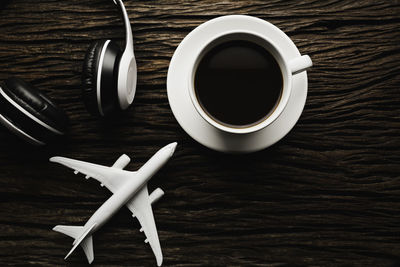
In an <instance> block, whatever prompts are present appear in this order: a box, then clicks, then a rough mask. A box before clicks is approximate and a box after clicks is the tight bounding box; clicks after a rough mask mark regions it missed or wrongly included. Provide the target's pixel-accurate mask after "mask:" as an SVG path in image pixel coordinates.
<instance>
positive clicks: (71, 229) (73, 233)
mask: <svg viewBox="0 0 400 267" xmlns="http://www.w3.org/2000/svg"><path fill="white" fill-rule="evenodd" d="M53 231H56V232H59V233H62V234H64V235H67V236H70V237H72V238H74V239H77V238H78V237H79V236H80V235H81V234H82V231H83V226H69V225H57V226H56V227H54V228H53Z"/></svg>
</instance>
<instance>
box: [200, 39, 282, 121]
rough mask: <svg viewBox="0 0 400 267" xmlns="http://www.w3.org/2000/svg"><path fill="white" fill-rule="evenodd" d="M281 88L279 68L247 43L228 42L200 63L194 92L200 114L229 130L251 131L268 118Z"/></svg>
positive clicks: (265, 51) (263, 53)
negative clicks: (254, 126) (201, 109)
mask: <svg viewBox="0 0 400 267" xmlns="http://www.w3.org/2000/svg"><path fill="white" fill-rule="evenodd" d="M282 87H283V80H282V73H281V70H280V67H279V64H278V63H277V61H276V60H275V58H274V57H273V56H272V55H271V53H270V52H269V51H267V50H266V49H265V48H263V47H261V46H260V45H258V44H255V43H253V42H250V41H241V40H240V41H239V40H238V41H228V42H225V43H222V44H219V45H217V46H215V47H214V48H212V49H211V50H210V51H208V52H207V53H206V54H205V55H204V56H203V58H202V59H201V60H200V62H199V65H198V67H197V70H196V72H195V78H194V88H195V93H196V97H197V99H198V102H199V103H200V105H201V106H202V108H203V110H204V111H205V112H206V113H207V114H208V115H209V116H210V117H212V118H213V119H214V120H216V121H217V122H219V123H222V124H224V125H227V126H230V127H238V128H244V127H250V126H252V125H255V124H257V123H259V122H261V121H263V120H264V119H265V118H266V117H268V116H269V115H270V113H271V112H272V111H273V110H274V109H275V106H276V105H277V103H278V102H279V99H280V96H281V91H282Z"/></svg>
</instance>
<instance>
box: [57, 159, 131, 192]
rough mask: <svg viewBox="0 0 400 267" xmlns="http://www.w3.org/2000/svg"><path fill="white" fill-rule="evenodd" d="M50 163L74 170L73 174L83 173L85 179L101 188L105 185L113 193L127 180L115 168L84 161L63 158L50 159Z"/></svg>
mask: <svg viewBox="0 0 400 267" xmlns="http://www.w3.org/2000/svg"><path fill="white" fill-rule="evenodd" d="M50 161H51V162H56V163H60V164H62V165H64V166H66V167H68V168H71V169H73V170H75V174H78V173H79V172H80V173H83V174H85V175H86V178H90V177H92V178H94V179H96V180H97V181H99V182H100V183H101V186H103V185H105V186H106V187H107V188H108V190H110V191H111V192H113V193H114V192H115V191H117V190H118V188H120V187H121V186H122V185H123V184H124V183H125V182H126V179H127V176H125V175H123V174H124V173H123V172H124V171H122V170H120V169H116V168H110V167H106V166H102V165H98V164H93V163H89V162H85V161H80V160H75V159H69V158H64V157H52V158H50Z"/></svg>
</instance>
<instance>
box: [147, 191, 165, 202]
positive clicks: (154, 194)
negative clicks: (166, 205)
mask: <svg viewBox="0 0 400 267" xmlns="http://www.w3.org/2000/svg"><path fill="white" fill-rule="evenodd" d="M163 195H164V191H163V190H162V189H161V188H157V189H156V190H154V191H153V192H151V194H150V195H149V198H150V202H151V204H153V203H155V202H157V201H158V200H159V199H160V198H161V197H162V196H163Z"/></svg>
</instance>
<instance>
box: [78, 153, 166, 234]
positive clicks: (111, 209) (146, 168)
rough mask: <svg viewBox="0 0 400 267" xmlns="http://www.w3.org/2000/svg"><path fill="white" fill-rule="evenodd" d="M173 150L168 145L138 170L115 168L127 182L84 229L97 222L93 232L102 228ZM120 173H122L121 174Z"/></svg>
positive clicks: (91, 218) (92, 217)
mask: <svg viewBox="0 0 400 267" xmlns="http://www.w3.org/2000/svg"><path fill="white" fill-rule="evenodd" d="M172 154H173V151H172V153H171V150H170V149H169V148H168V146H167V147H164V148H163V149H161V150H159V151H158V152H157V153H156V154H154V155H153V156H152V157H151V158H150V159H149V160H148V161H147V162H146V163H145V164H144V165H143V166H142V167H141V168H140V169H139V170H138V171H137V172H129V171H125V170H120V169H115V172H116V173H117V172H119V173H120V172H123V173H124V174H125V175H126V177H127V179H126V180H127V182H126V183H125V184H124V185H123V186H121V187H120V188H119V189H118V190H117V191H116V192H115V193H114V194H113V195H112V196H111V197H110V198H109V199H108V200H107V201H106V202H104V204H103V205H101V207H100V208H98V209H97V210H96V212H95V213H94V214H93V215H92V216H91V217H90V219H89V220H88V221H87V222H86V224H85V225H84V230H83V232H85V231H86V230H88V229H90V228H91V227H92V226H93V225H94V224H96V226H95V227H93V229H91V233H94V232H95V231H97V230H98V229H100V228H101V227H102V226H103V225H104V224H105V223H106V222H107V221H108V220H109V219H110V218H111V217H112V216H113V215H114V214H115V213H116V212H117V211H118V210H119V209H121V208H122V207H123V206H124V205H125V204H126V203H127V202H128V201H129V200H130V199H132V198H133V197H134V196H135V194H136V193H137V192H138V191H139V190H140V189H141V188H142V187H143V186H145V185H146V184H147V182H148V181H149V180H150V179H151V178H152V177H153V175H154V174H156V173H157V171H158V170H159V169H160V168H161V167H162V166H163V165H164V164H165V163H167V161H168V159H169V158H170V157H171V156H172ZM119 175H120V174H119Z"/></svg>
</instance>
